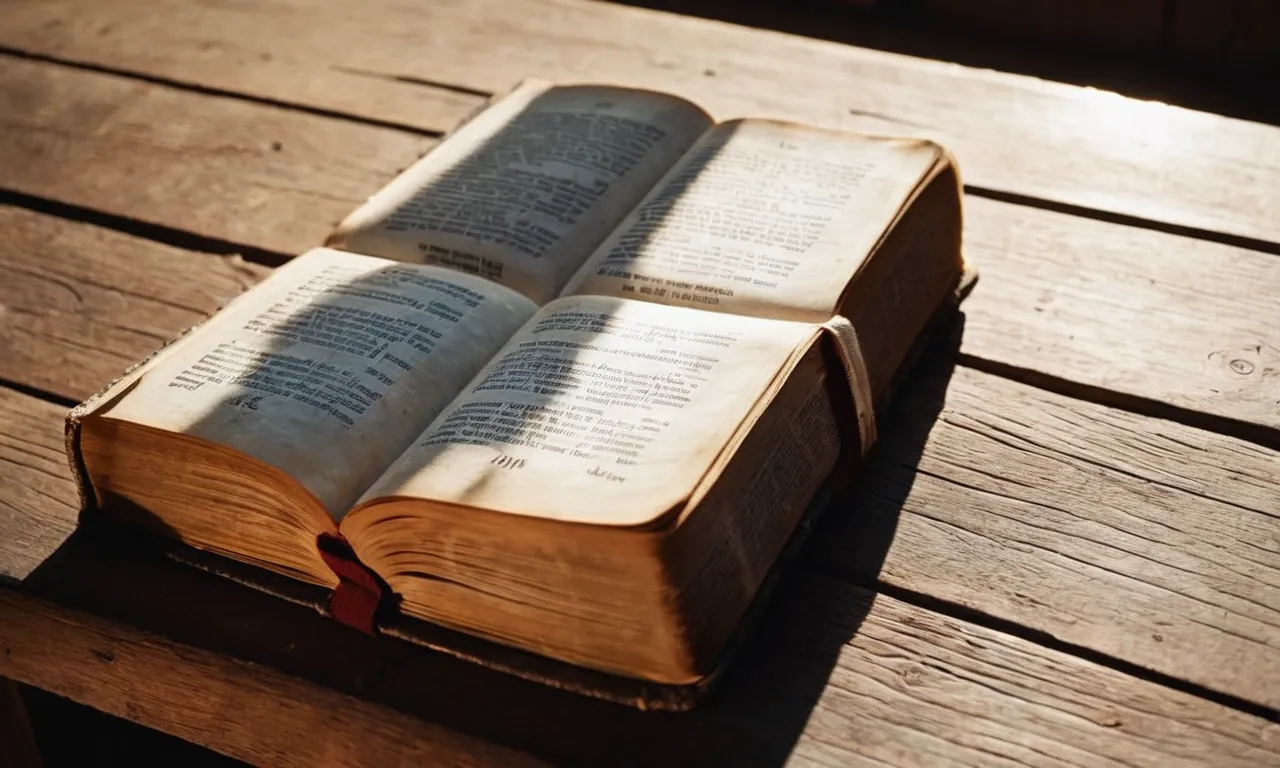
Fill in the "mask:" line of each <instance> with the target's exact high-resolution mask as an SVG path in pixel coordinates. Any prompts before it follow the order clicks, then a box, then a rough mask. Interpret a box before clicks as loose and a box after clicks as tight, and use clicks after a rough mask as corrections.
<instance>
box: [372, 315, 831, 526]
mask: <svg viewBox="0 0 1280 768" xmlns="http://www.w3.org/2000/svg"><path fill="white" fill-rule="evenodd" d="M818 332H819V330H818V329H817V328H816V327H815V326H813V325H810V324H804V323H789V322H778V321H768V320H760V319H755V318H746V317H733V316H729V315H722V314H715V313H710V312H698V311H696V310H691V309H684V308H675V307H664V306H660V305H657V304H648V303H644V302H634V301H627V300H622V299H613V298H605V297H593V296H583V297H573V298H568V299H561V300H559V301H556V302H554V303H553V304H551V305H549V306H547V307H545V308H544V309H543V310H542V311H540V312H539V313H538V314H537V315H536V316H535V317H534V319H533V320H531V321H530V323H529V324H528V325H526V326H525V328H524V329H522V330H521V331H520V333H519V334H517V335H516V337H515V338H514V339H512V341H511V342H510V343H509V344H508V345H507V346H506V347H505V348H504V349H503V350H502V351H501V352H500V353H499V354H498V356H497V357H496V358H495V360H494V361H493V362H492V363H490V364H489V365H488V366H486V368H485V370H484V371H482V372H481V373H480V375H478V376H477V377H476V380H475V382H473V383H472V384H471V386H469V387H468V388H467V390H466V391H465V392H463V394H462V395H460V396H459V397H458V399H457V400H456V401H455V402H454V403H453V404H451V405H450V406H449V408H448V409H446V410H445V411H444V412H443V413H442V414H440V416H439V417H438V418H437V419H436V421H435V423H434V424H432V425H431V427H430V428H429V429H428V430H427V431H426V433H425V434H424V435H423V436H422V437H420V438H419V439H418V440H417V441H415V443H414V444H413V446H412V447H411V448H410V449H409V450H407V451H406V452H405V454H404V456H402V457H401V458H400V459H399V460H397V461H396V463H395V464H394V465H392V466H391V468H390V469H389V470H388V471H387V473H386V475H385V476H384V477H382V478H381V479H380V480H379V481H378V482H377V483H376V484H375V485H374V487H373V488H371V489H370V490H369V492H368V493H367V494H365V496H364V498H363V499H362V502H365V501H370V500H373V499H377V498H379V497H384V498H385V497H391V496H398V497H416V498H424V499H433V500H437V501H441V502H446V503H452V504H459V505H467V506H473V507H480V508H486V509H493V510H497V511H501V512H510V513H514V514H522V515H529V516H540V517H546V518H552V519H560V520H571V521H577V522H584V523H597V524H605V525H643V524H646V523H650V522H652V521H653V520H655V519H656V518H658V517H660V516H661V515H662V514H663V513H664V512H667V511H669V510H671V509H673V508H674V507H675V506H676V505H677V504H679V503H680V502H681V500H682V499H685V498H687V497H688V495H689V494H690V493H691V492H692V491H693V489H694V487H695V486H696V484H697V483H698V481H699V480H700V478H702V476H703V475H704V474H705V473H706V472H707V470H708V469H709V468H710V466H711V464H712V462H713V461H714V459H715V457H716V456H717V455H718V454H719V453H720V451H721V450H722V449H723V448H724V447H725V445H726V443H727V442H728V441H729V439H730V437H731V436H732V435H733V434H734V433H735V431H736V430H737V428H738V425H739V424H740V423H741V422H742V421H743V419H744V418H746V417H747V415H748V413H749V412H750V411H751V410H752V406H753V404H755V403H756V402H757V401H758V400H759V399H760V398H761V396H762V394H763V393H765V392H766V390H767V389H769V388H770V386H771V385H772V384H773V383H774V382H775V379H776V377H777V376H778V374H779V372H780V371H781V370H783V368H784V367H786V366H787V365H789V364H790V363H791V362H793V357H794V355H795V354H796V353H797V350H799V349H801V348H802V347H806V346H807V344H806V342H807V341H810V340H812V339H813V338H814V336H815V334H817V333H818ZM460 514H464V513H462V512H460Z"/></svg>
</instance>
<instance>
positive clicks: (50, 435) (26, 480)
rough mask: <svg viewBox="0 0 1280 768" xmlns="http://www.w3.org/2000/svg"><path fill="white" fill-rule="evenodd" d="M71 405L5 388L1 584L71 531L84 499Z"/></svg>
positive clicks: (26, 571) (0, 444) (1, 398)
mask: <svg viewBox="0 0 1280 768" xmlns="http://www.w3.org/2000/svg"><path fill="white" fill-rule="evenodd" d="M65 415H66V409H65V408H62V407H60V406H56V405H53V404H51V403H46V402H44V401H43V400H37V399H35V398H34V397H29V396H27V395H21V394H18V393H17V392H14V391H13V390H10V389H5V388H3V387H0V582H4V581H6V580H17V581H21V580H22V579H25V578H27V576H29V575H30V574H31V572H32V571H34V570H35V569H36V568H37V567H38V566H39V565H40V564H41V563H42V562H44V561H45V560H46V559H47V558H48V557H49V556H50V555H51V554H53V552H54V551H55V550H56V549H57V548H58V547H59V546H60V545H61V544H62V542H63V541H64V540H65V539H66V538H67V536H69V535H71V531H72V530H74V529H75V526H76V512H77V510H78V509H79V506H80V502H79V499H78V498H77V495H76V490H75V486H74V485H73V484H72V482H71V472H70V469H69V467H68V465H67V457H66V453H65V450H64V448H63V441H62V426H61V423H62V419H63V417H64V416H65Z"/></svg>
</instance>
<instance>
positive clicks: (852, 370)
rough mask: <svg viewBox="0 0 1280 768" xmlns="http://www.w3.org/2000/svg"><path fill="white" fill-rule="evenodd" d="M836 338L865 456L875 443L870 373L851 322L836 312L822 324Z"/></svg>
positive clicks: (874, 414) (874, 416)
mask: <svg viewBox="0 0 1280 768" xmlns="http://www.w3.org/2000/svg"><path fill="white" fill-rule="evenodd" d="M822 327H823V328H825V329H826V330H827V331H828V332H829V333H830V334H831V336H832V337H833V338H834V339H835V341H836V349H837V350H839V352H840V362H841V363H842V364H843V365H844V374H845V376H846V377H847V378H848V379H849V391H850V392H852V393H853V410H854V413H855V414H856V416H857V419H858V436H859V437H860V438H861V439H862V455H863V456H866V455H867V452H868V451H870V450H871V446H873V445H875V443H876V412H875V407H874V403H873V402H872V395H871V377H870V376H868V375H867V361H866V359H865V358H863V356H862V345H861V344H860V343H858V333H857V331H855V330H853V323H850V322H849V321H848V320H847V319H845V318H844V317H842V316H840V315H836V316H835V317H833V318H831V319H830V320H828V321H827V322H825V323H823V324H822Z"/></svg>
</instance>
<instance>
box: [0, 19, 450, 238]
mask: <svg viewBox="0 0 1280 768" xmlns="http://www.w3.org/2000/svg"><path fill="white" fill-rule="evenodd" d="M6 16H7V11H6ZM0 114H2V115H4V116H5V119H4V121H3V122H0V154H2V155H3V156H4V157H5V164H4V167H3V173H2V175H0V185H2V186H3V187H6V188H8V189H10V190H15V191H19V192H23V193H26V194H29V195H36V196H40V197H45V198H49V199H52V200H56V201H58V202H60V203H69V204H73V205H77V206H84V207H88V208H92V209H94V210H97V211H103V212H107V213H111V214H115V215H118V216H123V217H126V218H132V219H137V220H141V221H146V222H151V223H159V224H163V225H166V226H171V227H175V228H177V229H180V230H183V231H186V232H193V233H196V234H199V235H203V236H206V237H215V238H219V239H223V240H227V241H230V242H231V243H242V244H248V245H250V246H254V247H257V248H263V249H267V250H270V251H276V252H280V253H286V254H293V253H296V252H298V251H301V250H303V249H305V248H308V247H311V246H313V245H318V244H319V243H320V242H321V241H323V239H324V237H325V235H327V234H328V233H329V231H331V230H332V228H333V226H334V224H335V223H336V222H337V221H338V220H339V219H341V218H342V217H343V216H345V215H346V214H348V213H350V212H351V210H352V209H353V208H354V207H355V206H356V205H358V204H360V203H361V202H363V201H364V200H365V198H366V197H368V195H369V194H371V193H372V192H373V191H375V190H376V189H378V187H379V186H381V185H382V184H384V183H385V182H386V180H387V178H388V176H389V174H388V171H389V170H394V169H395V168H400V167H404V166H407V165H408V164H409V163H411V162H413V161H414V160H415V159H416V158H417V157H419V156H420V155H421V154H423V153H424V152H426V150H427V149H428V148H429V147H430V146H432V145H433V144H434V140H432V139H429V138H424V137H421V136H415V135H413V134H408V133H405V132H403V131H397V130H392V129H389V128H378V127H373V126H368V125H360V124H354V123H350V122H346V121H342V120H334V119H331V118H325V117H321V116H317V115H312V114H307V113H304V112H299V111H297V110H292V109H282V108H279V107H273V106H265V105H261V104H255V103H251V102H245V101H242V100H239V99H230V98H221V97H215V96H205V95H198V94H194V93H189V92H185V91H181V90H176V89H172V88H164V87H159V86H156V85H152V84H150V83H146V82H140V81H137V80H130V79H126V78H120V77H113V76H108V75H100V74H95V73H89V72H82V71H77V70H72V69H67V68H65V67H57V66H52V65H48V64H42V63H39V62H33V61H27V60H24V59H19V58H14V57H10V56H0Z"/></svg>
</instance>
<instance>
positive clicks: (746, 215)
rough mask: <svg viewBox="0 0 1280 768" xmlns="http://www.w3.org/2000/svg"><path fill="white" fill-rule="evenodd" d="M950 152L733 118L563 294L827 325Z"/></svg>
mask: <svg viewBox="0 0 1280 768" xmlns="http://www.w3.org/2000/svg"><path fill="white" fill-rule="evenodd" d="M939 153H940V150H939V149H938V147H937V146H936V145H933V144H930V143H927V142H921V141H911V140H903V139H867V138H859V137H851V136H848V135H842V134H838V133H831V132H826V131H821V130H818V129H814V128H808V127H804V126H797V125H790V124H784V123H776V122H771V121H762V120H741V121H734V122H730V123H725V124H723V125H721V126H719V127H717V128H716V129H715V130H713V131H711V132H709V133H708V134H707V135H706V136H704V137H703V139H702V140H701V141H699V142H698V143H697V144H696V145H695V146H694V148H693V149H692V150H690V152H689V153H688V155H686V157H685V158H684V159H683V160H681V162H680V163H679V164H677V165H676V166H675V167H674V168H672V170H671V171H670V172H669V173H668V174H667V176H666V177H665V178H664V179H663V180H662V181H661V182H660V183H659V184H658V186H657V187H656V188H655V189H654V190H653V192H652V193H651V194H650V195H649V196H648V197H647V198H646V199H645V201H644V202H643V203H641V204H640V205H639V206H638V207H637V210H636V211H634V212H633V213H632V214H631V215H629V216H628V217H627V219H626V220H625V221H624V222H623V223H622V224H621V225H620V226H619V227H618V230H617V231H616V232H615V233H614V234H613V235H611V236H610V237H609V238H608V239H607V240H606V241H605V242H604V243H602V244H601V245H600V247H599V248H598V249H597V250H596V253H595V254H594V255H593V256H592V258H591V259H590V260H589V261H588V262H587V263H586V264H585V265H584V266H583V268H582V269H581V270H580V271H579V272H578V274H577V275H575V277H574V278H573V280H571V281H570V283H569V284H568V285H567V286H566V288H565V289H564V292H563V293H564V295H572V294H597V295H608V296H624V297H629V298H636V299H641V300H644V301H653V302H659V303H664V304H672V305H678V306H689V307H697V308H700V309H708V310H713V311H718V312H734V313H741V314H750V315H755V316H760V317H775V318H779V319H787V320H804V321H809V322H824V321H826V320H828V319H829V318H830V317H831V315H832V313H833V312H834V310H835V308H836V306H837V302H838V301H839V298H840V295H841V293H842V292H843V290H844V288H845V286H846V285H847V284H848V283H849V281H850V280H851V279H852V278H853V276H854V275H855V274H856V273H857V271H858V269H859V268H860V267H861V265H862V264H863V262H864V261H865V259H866V257H867V255H868V254H869V253H870V252H871V251H872V249H873V247H874V246H875V244H876V243H877V242H878V241H879V239H880V237H881V235H882V234H883V233H884V232H885V230H886V229H887V228H888V226H889V224H890V223H891V222H892V221H893V220H894V218H895V217H896V215H897V214H898V212H899V211H900V210H901V209H902V207H903V205H904V203H905V202H906V201H907V200H908V198H909V197H911V194H912V192H913V190H914V189H916V188H917V187H918V186H919V185H920V183H921V181H922V179H923V178H924V177H926V175H927V174H928V172H929V171H930V170H931V169H932V168H933V167H934V166H935V163H936V162H937V161H938V158H939Z"/></svg>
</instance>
